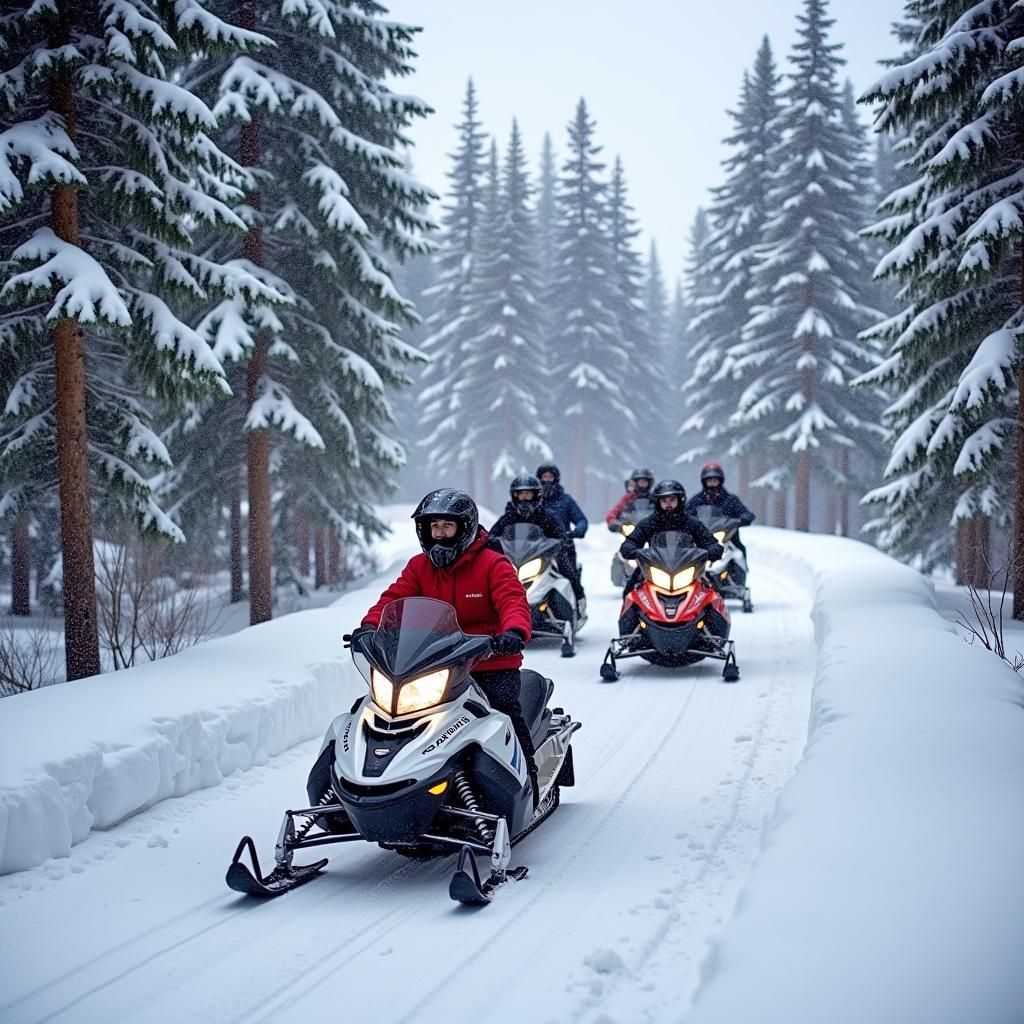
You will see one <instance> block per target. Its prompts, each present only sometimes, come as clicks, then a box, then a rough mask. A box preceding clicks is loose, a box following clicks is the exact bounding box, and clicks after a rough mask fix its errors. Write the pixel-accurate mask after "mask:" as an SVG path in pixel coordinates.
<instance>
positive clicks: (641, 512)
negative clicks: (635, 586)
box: [608, 498, 654, 587]
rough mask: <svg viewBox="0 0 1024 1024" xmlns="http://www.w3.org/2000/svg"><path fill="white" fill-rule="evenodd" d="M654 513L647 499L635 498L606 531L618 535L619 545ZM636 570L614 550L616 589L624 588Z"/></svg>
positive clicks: (652, 504)
mask: <svg viewBox="0 0 1024 1024" xmlns="http://www.w3.org/2000/svg"><path fill="white" fill-rule="evenodd" d="M653 513H654V502H652V501H651V500H650V499H649V498H637V500H636V501H634V502H633V503H632V504H631V505H627V506H626V507H625V509H623V512H622V515H620V516H619V518H618V519H616V520H615V521H614V522H612V523H611V524H610V525H609V526H608V529H609V530H611V531H612V532H613V533H617V534H618V535H619V538H620V539H619V543H620V544H621V543H622V541H624V540H625V539H626V538H627V537H628V536H629V535H630V534H631V533H632V532H633V531H634V530H635V529H636V524H637V523H639V522H640V520H641V519H646V518H647V517H648V516H649V515H652V514H653ZM635 570H636V562H634V561H633V560H632V559H631V558H623V557H622V555H620V554H619V551H618V549H616V551H615V554H614V555H613V556H612V583H614V584H615V586H617V587H624V586H625V585H626V580H628V579H629V577H630V576H632V575H633V573H634V571H635Z"/></svg>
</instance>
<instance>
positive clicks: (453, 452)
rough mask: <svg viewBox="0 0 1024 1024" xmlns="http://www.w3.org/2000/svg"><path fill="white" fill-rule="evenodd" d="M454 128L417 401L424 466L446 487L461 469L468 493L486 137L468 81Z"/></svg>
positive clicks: (472, 479) (471, 487)
mask: <svg viewBox="0 0 1024 1024" xmlns="http://www.w3.org/2000/svg"><path fill="white" fill-rule="evenodd" d="M456 130H457V132H458V138H459V144H458V147H457V148H456V150H455V153H454V154H453V155H452V166H451V170H449V172H448V180H449V188H448V196H447V198H446V203H445V207H444V215H443V216H442V218H441V225H442V229H441V233H440V236H439V238H438V251H437V256H436V258H435V267H436V271H437V285H436V286H435V288H434V289H433V291H432V292H431V301H432V302H433V303H434V305H435V312H434V314H433V316H432V317H431V318H430V320H429V321H428V322H427V327H428V328H429V330H430V335H429V337H427V338H426V339H425V340H424V342H423V350H424V352H426V354H427V355H428V356H430V358H431V360H432V362H431V364H430V365H429V366H428V367H427V368H426V370H424V372H423V375H422V377H421V378H420V392H419V399H418V400H419V403H420V407H421V409H422V430H423V437H422V438H421V441H420V444H421V445H422V447H423V450H424V452H425V454H426V461H427V465H428V467H429V468H430V470H431V471H432V472H434V473H439V474H442V479H444V480H445V482H447V483H449V484H454V483H455V473H456V469H457V468H461V469H463V470H464V471H465V473H466V484H467V486H468V488H469V490H470V492H471V493H472V492H473V491H474V490H475V489H476V477H475V462H474V461H473V460H470V461H469V462H468V463H464V464H463V465H462V466H461V467H460V466H459V464H458V461H457V460H458V452H459V443H458V442H459V438H460V436H461V434H462V431H463V429H464V426H465V422H464V418H463V415H462V410H461V408H460V407H459V404H458V401H459V398H458V393H457V390H456V385H457V383H458V380H459V376H460V373H461V368H462V351H463V345H464V343H465V341H466V339H467V330H466V326H465V321H466V316H467V313H468V306H467V299H468V296H469V289H470V287H471V285H472V282H473V273H474V262H475V258H476V249H477V244H478V239H477V228H478V224H479V220H480V215H481V211H482V207H483V177H484V171H485V155H484V140H485V138H486V135H485V133H484V132H483V131H482V130H481V125H480V121H479V120H477V99H476V89H475V88H474V86H473V81H472V79H470V81H469V82H468V84H467V86H466V98H465V101H464V103H463V108H462V121H461V122H460V123H459V124H458V125H457V126H456Z"/></svg>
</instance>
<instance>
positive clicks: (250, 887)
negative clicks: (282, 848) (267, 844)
mask: <svg viewBox="0 0 1024 1024" xmlns="http://www.w3.org/2000/svg"><path fill="white" fill-rule="evenodd" d="M246 850H248V851H249V859H250V860H251V861H252V870H250V869H249V868H248V867H247V866H246V865H245V864H243V863H242V854H243V853H244V852H245V851H246ZM326 866H327V858H326V857H325V858H324V859H323V860H318V861H315V862H314V863H312V864H302V865H298V866H285V865H283V864H279V865H277V866H276V867H275V868H274V870H273V871H271V872H270V874H269V875H264V874H263V873H262V872H261V871H260V862H259V858H258V857H257V856H256V844H255V843H254V842H253V841H252V837H251V836H243V837H242V841H241V842H240V843H239V844H238V849H237V850H235V856H234V857H233V858H232V860H231V864H230V865H229V866H228V872H227V875H225V881H226V882H227V883H228V888H229V889H234V890H235V892H240V893H244V894H245V895H246V896H257V897H261V898H263V899H269V898H271V897H273V896H281V895H283V894H284V893H286V892H291V891H292V889H297V888H298V887H299V886H300V885H305V883H306V882H308V881H309V880H310V879H312V878H315V877H316V876H317V875H318V874H319V873H320V872H321V871H322V870H323V869H324V868H325V867H326Z"/></svg>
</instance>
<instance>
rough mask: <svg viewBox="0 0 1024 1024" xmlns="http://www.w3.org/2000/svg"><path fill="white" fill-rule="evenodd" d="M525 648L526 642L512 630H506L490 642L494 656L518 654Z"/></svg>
mask: <svg viewBox="0 0 1024 1024" xmlns="http://www.w3.org/2000/svg"><path fill="white" fill-rule="evenodd" d="M525 646H526V641H525V640H524V639H523V638H522V637H521V636H520V635H519V634H518V633H517V632H516V631H515V630H514V629H506V630H505V632H504V633H499V634H498V635H497V636H496V637H494V639H493V640H491V650H492V651H494V653H495V654H519V653H520V652H521V651H522V649H523V648H524V647H525Z"/></svg>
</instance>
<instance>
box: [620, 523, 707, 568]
mask: <svg viewBox="0 0 1024 1024" xmlns="http://www.w3.org/2000/svg"><path fill="white" fill-rule="evenodd" d="M637 559H638V561H643V562H646V563H648V564H650V565H656V566H658V567H659V568H661V569H664V570H665V571H666V572H668V573H676V572H679V570H680V569H685V568H686V567H687V566H691V565H698V564H699V563H702V562H707V561H708V560H709V555H708V553H707V551H705V550H704V548H697V547H694V546H693V542H692V541H691V540H690V537H689V534H685V533H677V532H676V531H675V530H669V531H667V532H665V533H656V534H655V535H654V536H653V537H652V538H651V540H650V544H649V546H648V547H646V548H643V549H641V550H640V551H638V552H637Z"/></svg>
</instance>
